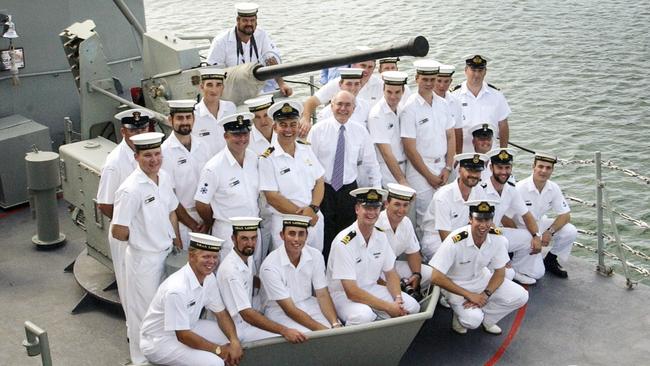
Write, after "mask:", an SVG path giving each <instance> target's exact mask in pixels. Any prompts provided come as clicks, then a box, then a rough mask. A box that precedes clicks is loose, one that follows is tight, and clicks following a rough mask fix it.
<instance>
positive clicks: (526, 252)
mask: <svg viewBox="0 0 650 366" xmlns="http://www.w3.org/2000/svg"><path fill="white" fill-rule="evenodd" d="M501 230H502V231H503V236H505V237H506V239H508V252H509V253H513V256H512V260H511V261H510V264H511V265H512V268H514V270H515V271H517V272H518V273H523V274H525V275H526V276H528V277H531V278H534V279H539V278H541V277H542V276H544V263H543V259H542V256H541V254H530V242H531V241H532V240H533V237H532V235H530V233H529V232H528V230H526V229H513V228H502V229H501Z"/></svg>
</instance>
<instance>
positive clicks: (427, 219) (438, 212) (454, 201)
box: [423, 178, 485, 233]
mask: <svg viewBox="0 0 650 366" xmlns="http://www.w3.org/2000/svg"><path fill="white" fill-rule="evenodd" d="M458 179H460V178H457V179H456V180H455V181H453V182H451V183H449V184H446V185H444V186H442V187H441V188H440V189H438V191H436V193H434V195H433V200H431V203H429V207H428V208H427V212H426V213H425V215H424V223H423V226H424V228H425V230H427V231H431V232H434V233H438V231H439V230H444V231H452V230H455V229H458V228H459V227H462V226H465V225H467V223H468V222H469V207H468V206H467V205H465V202H466V201H465V200H464V199H463V195H462V194H461V193H460V187H459V186H458ZM484 198H485V192H484V191H483V189H482V188H481V187H478V186H477V187H473V188H472V190H471V191H470V193H469V198H468V201H472V200H479V199H484Z"/></svg>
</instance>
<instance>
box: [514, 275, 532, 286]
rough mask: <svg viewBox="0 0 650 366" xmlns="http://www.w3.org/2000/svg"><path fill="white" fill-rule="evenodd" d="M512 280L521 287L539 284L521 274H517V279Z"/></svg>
mask: <svg viewBox="0 0 650 366" xmlns="http://www.w3.org/2000/svg"><path fill="white" fill-rule="evenodd" d="M512 280H513V281H515V282H517V283H519V284H521V285H534V284H535V283H537V280H536V279H534V278H532V277H529V276H527V275H525V274H523V273H519V272H515V277H514V278H513V279H512Z"/></svg>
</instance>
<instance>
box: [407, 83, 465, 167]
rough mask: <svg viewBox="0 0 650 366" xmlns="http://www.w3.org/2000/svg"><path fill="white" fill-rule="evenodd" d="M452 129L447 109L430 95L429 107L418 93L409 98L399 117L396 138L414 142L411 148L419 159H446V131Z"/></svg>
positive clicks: (439, 99) (434, 95)
mask: <svg viewBox="0 0 650 366" xmlns="http://www.w3.org/2000/svg"><path fill="white" fill-rule="evenodd" d="M453 127H454V121H453V119H452V117H451V113H450V112H449V106H448V105H447V102H445V100H444V99H442V98H440V97H439V96H437V95H436V94H435V93H434V94H433V99H432V102H431V104H429V103H427V102H426V101H425V100H424V98H422V96H421V95H420V94H419V93H416V94H413V95H412V96H411V97H410V98H409V100H408V101H407V102H406V104H404V110H403V111H402V113H401V114H400V136H401V137H407V138H414V139H415V148H416V150H417V151H418V153H419V154H420V156H422V157H423V158H429V159H437V158H443V157H444V156H445V155H447V130H449V129H450V128H453Z"/></svg>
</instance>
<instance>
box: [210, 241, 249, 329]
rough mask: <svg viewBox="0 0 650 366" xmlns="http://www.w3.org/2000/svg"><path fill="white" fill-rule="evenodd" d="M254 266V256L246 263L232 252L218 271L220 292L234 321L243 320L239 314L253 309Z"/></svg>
mask: <svg viewBox="0 0 650 366" xmlns="http://www.w3.org/2000/svg"><path fill="white" fill-rule="evenodd" d="M253 266H254V262H253V256H250V257H248V258H247V261H246V263H244V261H242V259H241V258H240V257H239V255H238V254H237V252H236V251H235V250H231V251H230V253H228V255H226V258H224V260H223V263H221V264H220V265H219V269H217V285H218V286H219V292H220V293H221V298H222V299H223V303H224V304H225V306H226V309H228V313H229V314H230V316H231V317H232V318H233V320H241V319H238V318H239V317H240V315H239V312H240V311H242V310H246V309H249V308H252V307H253V306H252V301H253V270H254V268H253Z"/></svg>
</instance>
